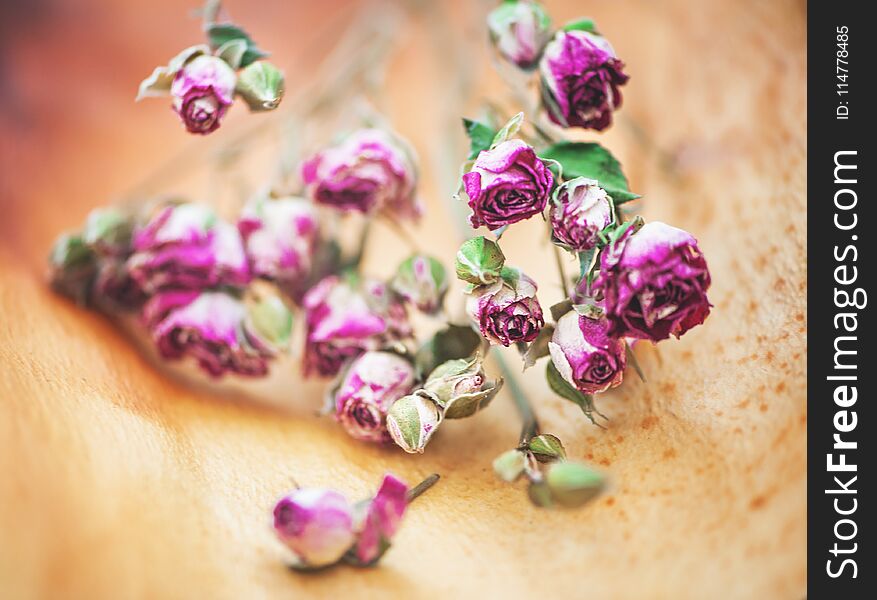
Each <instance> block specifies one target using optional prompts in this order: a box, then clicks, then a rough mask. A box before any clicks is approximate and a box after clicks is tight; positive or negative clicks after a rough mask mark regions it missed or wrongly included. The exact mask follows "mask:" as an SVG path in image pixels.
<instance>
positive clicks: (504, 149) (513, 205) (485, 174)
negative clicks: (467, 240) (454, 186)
mask: <svg viewBox="0 0 877 600" xmlns="http://www.w3.org/2000/svg"><path fill="white" fill-rule="evenodd" d="M553 183H554V178H553V177H552V175H551V171H549V170H548V167H546V166H545V163H543V162H542V160H540V159H539V157H537V156H536V152H535V151H534V150H533V148H531V147H530V146H528V145H527V144H525V143H524V142H522V141H521V140H518V139H511V140H506V141H505V142H501V143H500V144H498V145H497V146H496V147H495V148H493V149H492V150H484V151H482V152H481V153H480V154H479V155H478V158H476V159H475V164H474V166H473V167H472V170H471V171H469V172H468V173H466V174H465V175H463V185H464V187H465V190H466V195H467V196H469V208H471V209H472V214H471V215H470V216H469V222H470V223H471V224H472V227H475V228H477V227H481V226H482V225H484V226H485V227H487V228H488V229H490V230H491V231H493V230H495V229H499V228H500V227H504V226H505V225H510V224H511V223H517V222H518V221H523V220H524V219H528V218H530V217H532V216H533V215H537V214H539V213H541V212H542V211H543V210H544V209H545V205H546V203H547V202H548V196H549V195H550V194H551V186H552V184H553Z"/></svg>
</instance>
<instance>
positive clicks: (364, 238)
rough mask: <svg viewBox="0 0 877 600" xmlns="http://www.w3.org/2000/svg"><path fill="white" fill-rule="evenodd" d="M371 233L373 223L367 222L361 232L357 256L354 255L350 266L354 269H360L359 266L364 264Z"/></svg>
mask: <svg viewBox="0 0 877 600" xmlns="http://www.w3.org/2000/svg"><path fill="white" fill-rule="evenodd" d="M370 233H371V221H368V220H367V221H366V222H365V223H364V224H363V226H362V230H361V231H360V232H359V243H358V244H357V247H356V254H354V255H353V258H351V259H350V263H349V264H350V266H351V267H352V268H354V269H357V270H358V269H359V265H360V264H362V259H363V258H364V257H365V249H366V247H367V246H368V236H369V234H370Z"/></svg>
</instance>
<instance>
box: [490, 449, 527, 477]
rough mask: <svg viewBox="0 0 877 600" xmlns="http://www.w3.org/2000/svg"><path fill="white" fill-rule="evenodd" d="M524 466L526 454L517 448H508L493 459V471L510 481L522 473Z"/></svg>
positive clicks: (525, 464)
mask: <svg viewBox="0 0 877 600" xmlns="http://www.w3.org/2000/svg"><path fill="white" fill-rule="evenodd" d="M526 466H527V455H526V454H524V453H523V452H521V451H520V450H517V449H515V450H509V451H508V452H503V453H502V454H500V455H499V456H497V457H496V459H495V460H494V461H493V472H494V473H496V476H497V477H499V478H500V479H502V480H503V481H507V482H508V483H512V482H513V481H517V479H518V478H519V477H520V476H521V475H523V474H524V469H525V468H526Z"/></svg>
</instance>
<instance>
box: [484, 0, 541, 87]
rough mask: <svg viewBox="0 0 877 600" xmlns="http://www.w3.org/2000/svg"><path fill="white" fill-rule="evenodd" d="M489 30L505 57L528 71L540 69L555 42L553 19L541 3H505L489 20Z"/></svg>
mask: <svg viewBox="0 0 877 600" xmlns="http://www.w3.org/2000/svg"><path fill="white" fill-rule="evenodd" d="M487 27H488V29H489V30H490V40H491V42H493V45H494V46H495V47H496V49H497V50H498V51H499V53H500V54H501V55H502V57H503V58H505V59H506V60H508V61H509V62H512V63H514V64H515V65H517V66H518V67H520V68H521V69H525V70H529V69H532V68H533V67H535V66H536V64H537V63H538V61H539V56H541V54H542V49H543V48H544V47H545V44H547V43H548V40H550V39H551V19H550V17H549V16H548V13H546V12H545V9H544V8H542V5H540V4H539V3H537V2H529V1H526V0H522V1H520V2H503V3H502V4H500V5H499V6H498V7H496V8H495V9H494V10H493V11H491V13H490V14H489V15H488V16H487Z"/></svg>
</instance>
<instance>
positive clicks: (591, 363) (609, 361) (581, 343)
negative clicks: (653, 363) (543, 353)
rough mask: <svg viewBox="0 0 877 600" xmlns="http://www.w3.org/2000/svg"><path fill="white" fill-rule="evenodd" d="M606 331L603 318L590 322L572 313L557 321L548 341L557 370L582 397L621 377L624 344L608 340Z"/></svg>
mask: <svg viewBox="0 0 877 600" xmlns="http://www.w3.org/2000/svg"><path fill="white" fill-rule="evenodd" d="M608 329H609V323H608V322H607V321H606V320H605V319H590V318H588V317H585V316H582V315H579V314H578V313H577V312H576V311H574V310H571V311H569V312H568V313H566V314H565V315H563V316H562V317H561V318H560V320H559V321H558V322H557V325H556V327H555V328H554V335H553V336H552V338H551V341H550V342H548V351H549V352H550V354H551V360H552V362H554V366H555V367H556V368H557V371H558V372H559V373H560V374H561V376H563V378H564V379H565V380H566V381H567V382H568V383H569V384H570V385H572V386H574V387H575V388H576V389H578V390H579V391H580V392H583V393H585V394H596V393H599V392H605V391H606V390H608V389H609V388H610V387H615V386H617V385H619V384H620V383H621V380H622V379H623V377H624V367H625V366H626V364H627V360H626V357H625V349H624V342H623V341H622V340H620V339H616V338H611V337H609V335H607V332H608Z"/></svg>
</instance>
